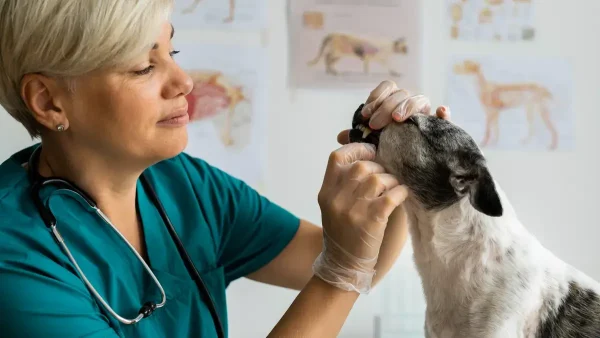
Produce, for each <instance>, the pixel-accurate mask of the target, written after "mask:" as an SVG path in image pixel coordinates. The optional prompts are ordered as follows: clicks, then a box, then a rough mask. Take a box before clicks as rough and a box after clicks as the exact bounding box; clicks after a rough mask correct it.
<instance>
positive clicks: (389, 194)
mask: <svg viewBox="0 0 600 338" xmlns="http://www.w3.org/2000/svg"><path fill="white" fill-rule="evenodd" d="M406 197H408V188H407V187H406V186H405V185H397V186H395V187H393V188H391V189H390V190H388V191H386V192H384V193H383V195H382V196H380V197H378V198H377V200H376V201H375V203H373V204H372V205H371V208H373V209H372V210H369V211H370V212H371V213H372V214H373V215H375V216H376V217H377V218H380V219H385V220H387V219H388V217H389V216H390V214H391V213H392V212H393V211H394V210H395V209H396V208H397V207H398V206H399V205H400V204H402V202H404V200H406Z"/></svg>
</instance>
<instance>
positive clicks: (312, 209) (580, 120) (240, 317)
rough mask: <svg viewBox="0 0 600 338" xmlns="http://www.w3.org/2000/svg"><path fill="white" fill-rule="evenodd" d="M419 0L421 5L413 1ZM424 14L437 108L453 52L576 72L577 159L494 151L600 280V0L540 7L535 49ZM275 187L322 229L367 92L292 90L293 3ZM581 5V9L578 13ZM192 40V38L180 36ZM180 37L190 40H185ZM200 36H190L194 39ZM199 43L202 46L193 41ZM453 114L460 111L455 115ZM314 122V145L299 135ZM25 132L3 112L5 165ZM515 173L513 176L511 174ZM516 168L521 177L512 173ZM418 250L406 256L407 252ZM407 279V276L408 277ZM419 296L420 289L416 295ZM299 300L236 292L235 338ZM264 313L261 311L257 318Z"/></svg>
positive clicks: (546, 234) (278, 35)
mask: <svg viewBox="0 0 600 338" xmlns="http://www.w3.org/2000/svg"><path fill="white" fill-rule="evenodd" d="M407 1H417V0H407ZM422 1H423V3H424V6H425V8H426V9H425V13H426V17H425V21H426V24H425V46H424V47H425V55H426V56H425V59H424V63H425V65H426V69H425V78H424V81H425V93H426V94H427V95H428V96H429V97H430V98H431V100H432V102H433V104H434V105H438V104H443V101H442V100H443V98H444V92H445V85H446V81H445V78H446V73H445V71H446V69H445V65H446V60H447V59H446V56H448V55H450V54H451V53H454V52H475V51H476V50H475V49H479V48H481V47H483V48H484V50H485V52H486V53H488V54H489V53H496V52H497V53H501V54H503V55H518V54H522V53H526V54H528V55H545V54H551V55H555V56H564V57H567V58H569V59H570V60H571V61H573V64H574V72H575V74H574V86H575V88H574V91H573V95H574V96H573V99H574V112H576V116H575V119H576V134H577V136H576V143H577V147H576V150H574V151H572V152H562V153H555V154H548V153H531V152H530V153H525V152H523V153H519V152H509V151H503V152H491V151H486V155H487V157H488V159H489V162H490V166H491V169H492V171H493V174H494V175H495V178H496V179H497V180H498V181H499V182H500V184H501V185H502V187H503V189H504V190H505V191H506V192H507V193H508V195H509V197H510V198H511V199H512V202H513V204H514V206H515V208H516V209H517V212H518V213H519V214H520V216H521V218H522V220H523V222H524V223H525V224H526V225H527V226H528V227H529V229H530V230H531V231H532V232H533V233H534V234H536V235H537V236H538V237H539V238H540V240H541V241H542V242H543V243H544V244H545V245H546V246H547V247H548V248H550V249H551V250H553V251H554V252H555V253H556V254H558V255H559V256H561V257H563V258H564V259H565V260H566V261H568V262H569V263H572V264H574V265H575V266H577V267H578V268H580V269H582V270H583V271H585V272H586V273H588V274H590V275H591V276H592V277H594V278H597V279H600V265H599V264H598V263H597V262H596V259H597V257H599V256H600V249H599V248H598V247H597V239H598V238H600V224H598V218H597V216H596V211H597V208H598V202H599V201H598V197H597V196H598V195H597V191H598V189H599V188H600V178H599V177H600V175H598V174H597V173H598V172H600V165H599V162H598V157H599V152H598V144H599V143H598V142H599V141H600V133H598V130H597V126H598V125H599V124H600V114H598V112H597V110H598V109H597V108H596V107H595V103H596V102H597V101H596V98H597V93H598V86H597V81H596V79H598V78H600V65H599V63H598V60H600V48H598V36H597V34H598V32H600V22H598V21H597V19H596V18H597V15H598V13H599V12H600V2H598V1H597V0H577V1H558V0H545V1H535V2H536V4H535V5H536V7H535V13H536V23H537V35H536V40H535V42H533V43H514V44H491V43H490V44H487V43H486V44H480V45H478V46H474V45H473V44H468V43H460V42H449V41H448V40H447V39H446V35H447V31H446V30H445V29H444V26H443V22H444V20H445V17H444V14H445V12H444V11H445V6H444V3H445V1H444V0H422ZM269 3H270V8H269V20H270V24H271V27H272V28H271V29H270V31H269V37H268V43H269V56H270V65H271V69H270V81H269V96H270V101H269V105H270V107H269V112H268V113H269V117H270V120H269V124H270V128H269V132H268V136H269V138H270V141H271V142H269V145H268V150H269V163H268V171H269V178H270V179H269V182H268V183H269V187H268V191H267V193H266V194H267V195H268V196H269V197H270V198H272V199H273V200H275V201H276V202H279V203H280V204H282V205H283V206H285V207H287V208H289V209H291V210H292V211H294V212H296V213H297V214H298V215H301V216H302V217H305V218H307V219H309V220H310V221H313V222H317V223H318V222H319V221H320V215H319V209H318V206H317V203H316V196H317V193H318V190H319V187H320V184H321V179H322V175H323V173H324V169H325V164H326V160H327V156H328V154H329V152H330V151H332V150H333V149H335V148H336V147H337V146H338V145H337V143H336V135H337V133H338V131H340V130H341V129H344V128H347V127H348V118H349V115H348V114H350V113H352V112H353V111H354V109H355V108H356V105H357V103H359V102H360V101H362V100H364V99H365V98H366V96H367V94H368V90H365V91H363V92H359V93H357V92H350V93H348V92H341V91H340V92H336V91H308V90H305V91H297V92H296V93H295V95H293V96H292V95H291V92H290V91H289V90H288V89H287V88H286V84H287V82H286V75H287V73H288V71H287V68H286V67H287V56H288V50H287V43H288V41H287V36H286V32H287V26H286V21H285V13H286V7H285V1H281V0H269ZM575 3H576V4H578V6H577V7H576V6H575V5H574V4H575ZM177 34H178V36H180V34H186V32H178V33H177ZM180 37H181V36H180ZM191 37H192V35H190V38H191ZM194 38H195V39H198V37H194ZM202 38H203V39H206V40H208V41H219V40H220V39H226V40H228V41H231V42H244V43H259V42H260V38H258V37H255V36H253V35H250V34H239V35H237V36H231V35H226V34H221V33H216V32H214V33H212V34H210V35H207V36H205V37H202ZM453 113H454V114H460V112H457V111H454V112H453ZM309 120H315V121H317V123H315V124H314V125H313V128H314V129H313V130H312V131H311V132H310V137H307V135H308V134H306V131H304V130H303V129H302V128H298V127H297V126H298V125H305V124H306V121H309ZM30 143H31V141H30V140H29V138H28V136H27V134H26V133H25V130H24V129H23V128H22V127H21V126H20V125H18V124H17V123H15V122H13V121H12V120H11V119H10V117H9V116H8V115H7V114H5V113H4V112H1V113H0V158H2V159H4V158H6V157H8V156H9V155H10V154H11V153H13V152H14V151H16V150H18V149H20V148H22V147H24V146H27V145H28V144H30ZM509 169H510V171H509ZM515 169H517V170H518V171H517V172H518V174H512V173H510V172H511V171H513V170H515ZM408 252H409V250H408V249H407V251H406V253H408ZM400 273H401V271H400ZM381 291H382V290H376V291H375V292H374V293H373V294H371V295H369V296H368V297H362V298H361V299H360V300H359V301H358V303H357V305H356V307H355V308H354V309H353V311H352V313H351V315H350V318H349V319H348V321H347V323H346V326H345V327H344V330H343V333H342V335H341V336H342V337H346V338H350V337H370V336H371V335H372V321H373V316H374V315H376V314H378V313H380V312H381V309H382V304H383V303H382V300H383V294H382V292H381ZM414 291H415V292H420V290H414ZM294 296H295V293H294V292H290V291H286V290H281V289H277V288H271V287H267V286H264V285H260V284H258V283H254V282H249V281H239V282H236V283H234V284H233V285H232V286H231V287H230V289H229V313H230V318H229V319H230V323H231V324H230V325H231V336H232V337H261V336H262V337H264V336H266V334H267V332H268V331H269V330H270V328H271V327H272V326H273V325H274V324H275V323H276V321H277V320H278V319H279V318H280V316H281V315H282V314H283V312H284V311H285V310H286V308H287V307H288V306H289V304H290V303H291V302H292V300H293V297H294ZM256 307H259V309H260V310H258V309H256Z"/></svg>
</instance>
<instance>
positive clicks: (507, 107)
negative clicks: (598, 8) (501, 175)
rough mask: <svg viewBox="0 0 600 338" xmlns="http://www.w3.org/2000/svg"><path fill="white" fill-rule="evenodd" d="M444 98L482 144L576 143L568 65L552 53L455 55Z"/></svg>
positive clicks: (552, 146)
mask: <svg viewBox="0 0 600 338" xmlns="http://www.w3.org/2000/svg"><path fill="white" fill-rule="evenodd" d="M448 73H449V78H448V83H447V96H446V100H445V102H446V103H445V104H447V105H448V106H450V107H451V109H452V112H453V113H452V121H453V122H455V123H457V124H458V125H459V126H461V127H462V128H464V129H465V130H466V131H467V132H468V133H469V134H470V135H471V136H472V137H473V138H474V139H475V141H476V142H477V143H478V144H479V146H480V147H481V148H482V150H484V151H485V150H486V149H502V150H530V151H560V150H571V149H573V148H574V146H575V129H574V128H575V112H574V111H573V107H572V83H573V78H572V67H571V64H570V63H569V62H568V61H567V60H563V59H560V58H551V57H516V56H511V57H509V56H471V55H457V56H455V57H453V58H452V59H451V62H450V64H449V69H448Z"/></svg>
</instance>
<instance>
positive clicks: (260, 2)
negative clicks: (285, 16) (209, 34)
mask: <svg viewBox="0 0 600 338" xmlns="http://www.w3.org/2000/svg"><path fill="white" fill-rule="evenodd" d="M172 21H173V26H174V27H175V29H178V28H181V29H225V30H245V29H251V30H261V29H265V28H266V27H267V3H266V0H177V1H175V6H174V8H173V18H172Z"/></svg>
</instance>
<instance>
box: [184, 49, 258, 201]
mask: <svg viewBox="0 0 600 338" xmlns="http://www.w3.org/2000/svg"><path fill="white" fill-rule="evenodd" d="M176 45H177V48H178V49H181V50H182V51H184V52H182V53H180V54H177V56H176V58H177V60H178V64H179V65H180V66H181V67H182V68H183V69H184V70H185V71H186V72H187V73H188V75H189V76H190V77H191V78H192V81H193V82H194V88H193V90H192V91H191V92H190V93H189V94H188V95H187V97H186V99H187V101H188V112H189V114H190V123H189V126H188V130H189V144H188V147H187V149H186V152H188V153H189V154H190V155H192V156H197V157H200V158H202V159H204V160H206V161H207V162H208V163H209V164H211V165H213V166H215V167H217V168H220V169H222V170H224V171H225V172H227V173H229V174H231V175H233V176H235V177H237V178H240V179H242V180H244V181H245V182H246V183H248V184H249V185H251V186H253V187H254V188H255V189H258V190H261V189H262V188H263V184H264V182H263V179H264V176H263V173H264V166H265V161H266V158H265V155H266V154H265V152H266V144H267V142H266V134H267V128H266V122H267V115H266V114H267V113H268V112H267V107H266V105H267V99H268V98H267V97H266V95H267V92H266V79H267V74H266V71H267V67H266V62H267V61H266V52H265V50H264V48H262V47H245V46H233V45H231V46H229V45H212V44H200V43H194V44H192V43H189V44H185V43H177V44H176ZM240 55H244V57H240Z"/></svg>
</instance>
